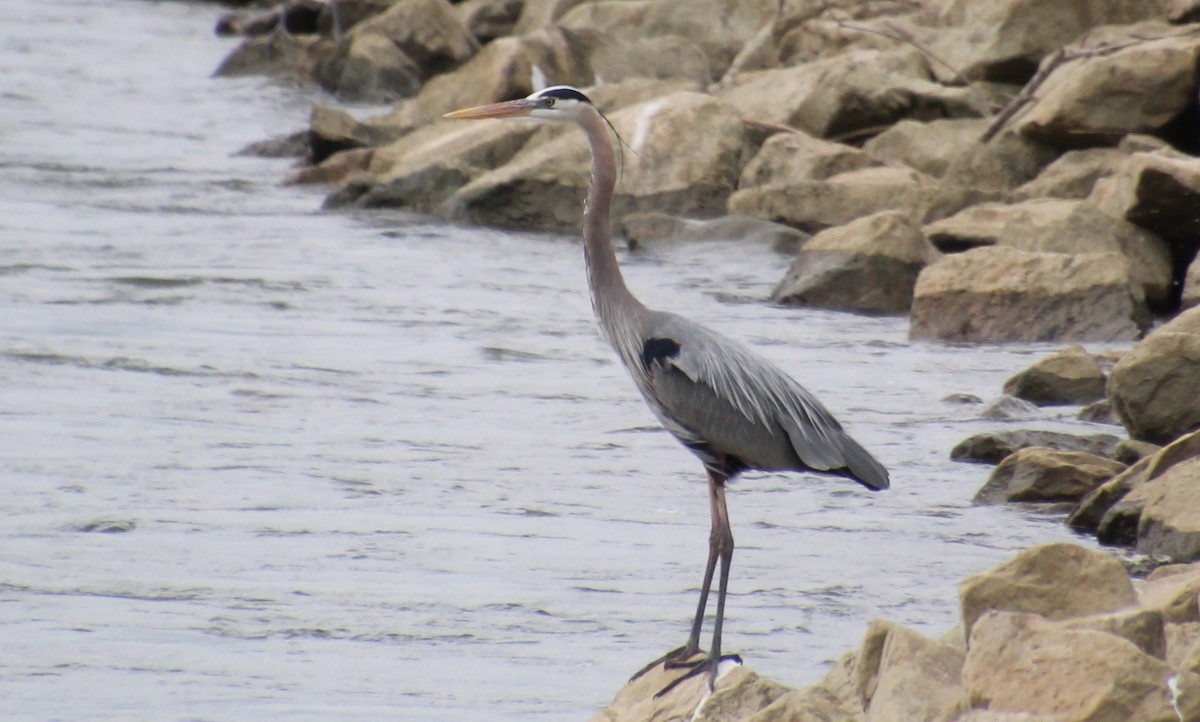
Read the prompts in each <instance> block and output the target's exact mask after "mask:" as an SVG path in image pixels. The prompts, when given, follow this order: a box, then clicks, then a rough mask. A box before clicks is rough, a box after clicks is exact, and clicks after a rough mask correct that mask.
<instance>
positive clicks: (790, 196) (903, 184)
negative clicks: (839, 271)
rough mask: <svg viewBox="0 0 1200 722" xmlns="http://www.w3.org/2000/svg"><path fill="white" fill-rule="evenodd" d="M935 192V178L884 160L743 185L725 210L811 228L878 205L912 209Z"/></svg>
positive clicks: (843, 220)
mask: <svg viewBox="0 0 1200 722" xmlns="http://www.w3.org/2000/svg"><path fill="white" fill-rule="evenodd" d="M935 192H936V182H935V181H934V180H933V179H932V178H930V177H928V176H924V175H921V174H920V173H917V172H916V171H914V170H910V169H908V168H891V167H886V166H881V167H870V168H863V169H861V170H855V171H849V172H846V173H840V174H838V175H835V176H833V177H831V178H829V179H828V180H823V181H797V182H795V183H786V184H771V185H764V186H758V187H751V188H744V189H742V190H739V191H737V192H736V193H734V194H733V195H732V196H731V197H730V198H729V207H728V208H729V212H730V213H737V214H740V215H746V216H754V217H756V218H765V219H767V220H770V221H775V222H777V223H786V224H788V225H790V226H795V227H796V228H799V229H800V230H803V231H808V232H810V233H815V232H817V231H820V230H823V229H825V228H830V227H832V226H842V225H845V224H847V223H849V222H851V221H853V220H856V219H858V218H862V217H864V216H869V215H872V214H874V213H879V212H881V211H893V210H902V211H908V212H909V213H913V214H914V215H915V214H916V213H917V212H918V209H919V208H920V207H921V206H922V204H924V203H925V202H926V201H927V200H928V199H929V198H930V197H931V196H932V195H933V193H935Z"/></svg>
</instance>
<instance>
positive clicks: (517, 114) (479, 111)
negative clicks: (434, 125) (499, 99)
mask: <svg viewBox="0 0 1200 722" xmlns="http://www.w3.org/2000/svg"><path fill="white" fill-rule="evenodd" d="M535 107H537V106H536V104H535V102H534V101H532V100H529V99H528V98H521V99H520V100H509V101H505V102H503V103H492V104H491V105H479V106H476V107H474V108H463V109H462V110H456V111H454V112H452V113H446V114H445V115H443V116H442V117H443V118H456V119H459V120H477V119H480V118H525V117H528V116H529V114H530V113H532V112H533V109H534V108H535Z"/></svg>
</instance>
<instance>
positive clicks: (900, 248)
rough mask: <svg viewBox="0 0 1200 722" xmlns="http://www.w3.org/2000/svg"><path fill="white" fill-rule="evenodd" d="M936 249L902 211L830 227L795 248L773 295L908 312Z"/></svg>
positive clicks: (802, 302) (788, 300) (801, 302)
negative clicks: (794, 253) (920, 280)
mask: <svg viewBox="0 0 1200 722" xmlns="http://www.w3.org/2000/svg"><path fill="white" fill-rule="evenodd" d="M940 255H941V254H940V253H938V252H937V249H935V248H934V247H933V246H932V245H930V243H929V241H927V240H925V236H923V235H921V231H920V230H919V229H918V228H917V227H916V225H915V224H914V223H913V222H912V220H911V219H910V218H909V215H908V213H906V212H904V211H883V212H882V213H876V214H874V215H871V216H867V217H865V218H860V219H858V220H856V221H851V222H850V223H848V224H846V225H844V226H839V227H837V228H830V229H828V230H825V231H822V232H820V233H818V234H816V235H815V236H813V237H812V238H810V239H809V240H808V241H807V242H806V243H805V244H804V245H803V246H802V247H801V248H800V249H799V250H798V251H797V252H796V257H795V259H794V260H793V261H792V265H791V267H790V268H789V269H788V272H787V275H786V276H784V278H783V280H781V281H780V282H779V285H778V286H776V287H775V290H774V292H773V293H772V294H771V299H772V300H774V301H777V302H779V303H785V304H789V305H797V306H811V307H816V308H830V309H836V310H843V311H858V312H864V313H907V312H908V309H909V307H910V306H911V305H912V289H913V286H914V285H916V282H917V275H918V274H919V273H920V272H921V269H922V268H924V267H925V266H926V265H928V264H929V263H931V262H932V261H934V260H936V259H937V257H938V256H940Z"/></svg>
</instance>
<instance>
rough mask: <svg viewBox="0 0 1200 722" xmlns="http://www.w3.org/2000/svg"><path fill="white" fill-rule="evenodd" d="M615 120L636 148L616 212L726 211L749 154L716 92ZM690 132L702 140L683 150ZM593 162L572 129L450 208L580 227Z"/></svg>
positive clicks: (495, 218)
mask: <svg viewBox="0 0 1200 722" xmlns="http://www.w3.org/2000/svg"><path fill="white" fill-rule="evenodd" d="M610 120H611V121H612V123H613V125H614V126H615V127H616V129H617V131H618V132H620V133H621V134H623V135H624V136H625V137H628V138H631V139H633V141H634V150H635V151H636V152H637V154H638V161H637V164H636V167H635V166H634V165H633V164H632V163H631V164H630V165H629V167H627V168H626V169H625V174H624V179H623V180H622V182H621V184H620V185H619V186H618V187H617V193H616V197H615V198H614V202H613V212H614V214H615V215H618V216H619V215H623V214H627V213H636V212H641V211H648V210H651V209H653V210H657V211H661V212H669V213H673V214H679V215H695V216H698V217H706V216H714V215H717V214H718V213H720V212H721V211H722V210H724V208H725V203H726V199H727V198H728V195H729V193H730V192H731V191H732V190H733V187H734V185H735V184H736V182H737V177H738V174H739V173H740V172H741V163H742V158H743V156H745V155H746V154H747V152H748V140H747V135H746V130H745V126H744V125H743V123H742V121H741V118H740V116H739V115H738V113H737V111H736V110H735V109H734V108H731V107H729V106H728V105H726V104H725V103H723V102H721V101H720V100H717V99H715V98H713V97H711V96H706V95H701V94H699V93H676V94H674V95H670V96H667V97H666V98H660V99H657V100H652V101H649V102H648V103H643V104H639V105H637V106H634V107H631V108H625V109H623V110H621V111H618V112H617V113H614V114H612V116H611V118H610ZM635 126H636V127H637V132H636V133H635V132H634V128H635ZM635 135H636V138H635ZM684 136H686V137H690V138H694V139H696V142H695V143H693V144H692V145H691V147H690V151H689V152H688V153H686V154H680V153H678V152H676V151H677V149H678V139H679V138H680V137H684ZM588 168H589V165H588V150H587V146H586V145H585V142H584V139H583V137H582V135H581V134H579V133H570V134H566V135H563V136H560V137H559V138H557V139H555V140H553V141H551V142H549V143H546V144H543V145H539V146H537V147H535V148H530V149H529V150H528V151H525V152H522V153H520V154H518V155H517V156H516V157H515V158H513V160H512V161H511V162H509V163H508V164H506V165H504V166H502V167H501V168H499V169H497V170H495V171H492V172H490V173H486V174H484V175H482V176H480V177H479V178H476V179H475V180H473V181H471V182H470V183H469V184H467V185H466V186H464V187H463V188H461V189H459V191H458V192H457V193H456V194H455V196H454V198H453V199H452V206H453V207H452V211H451V212H452V213H454V214H455V215H461V216H465V217H467V218H470V219H471V220H472V221H474V222H476V223H484V224H490V225H500V226H519V227H523V228H544V229H554V230H564V229H568V228H575V227H577V226H578V223H579V213H580V207H581V202H582V199H583V195H584V191H585V189H586V187H587V184H588V176H589V170H588Z"/></svg>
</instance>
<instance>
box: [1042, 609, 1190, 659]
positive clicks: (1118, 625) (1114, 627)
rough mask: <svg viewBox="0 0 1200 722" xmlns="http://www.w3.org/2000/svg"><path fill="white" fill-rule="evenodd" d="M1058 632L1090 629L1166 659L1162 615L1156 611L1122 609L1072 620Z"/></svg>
mask: <svg viewBox="0 0 1200 722" xmlns="http://www.w3.org/2000/svg"><path fill="white" fill-rule="evenodd" d="M1058 626H1059V628H1061V629H1090V630H1093V631H1097V632H1106V633H1108V634H1111V635H1113V636H1116V637H1120V638H1122V639H1127V640H1129V641H1130V642H1132V643H1133V644H1134V645H1135V646H1136V647H1137V648H1138V649H1140V650H1142V652H1144V653H1145V654H1148V655H1150V656H1151V657H1157V658H1158V659H1162V660H1166V658H1167V633H1166V624H1165V622H1164V619H1163V613H1162V612H1161V611H1159V610H1157V609H1143V608H1133V609H1122V610H1121V611H1119V612H1111V613H1109V614H1097V615H1094V616H1091V617H1076V618H1074V619H1066V620H1063V621H1062V622H1060V623H1059V625H1058Z"/></svg>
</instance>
